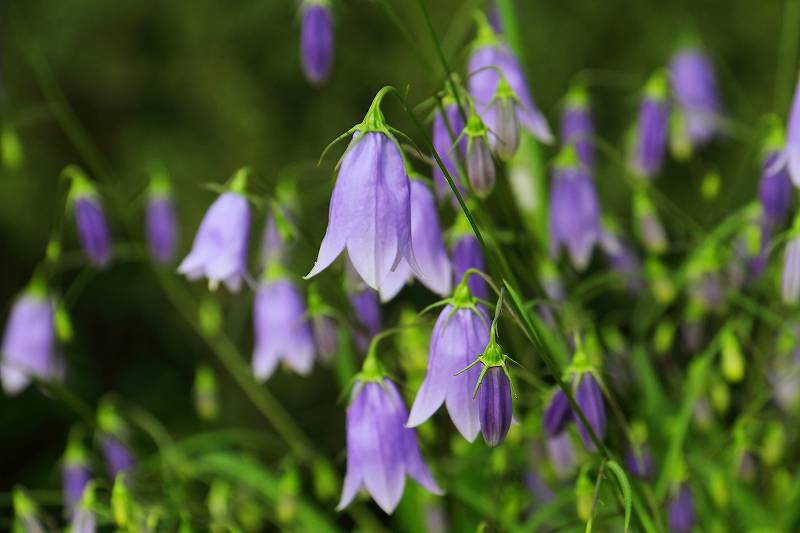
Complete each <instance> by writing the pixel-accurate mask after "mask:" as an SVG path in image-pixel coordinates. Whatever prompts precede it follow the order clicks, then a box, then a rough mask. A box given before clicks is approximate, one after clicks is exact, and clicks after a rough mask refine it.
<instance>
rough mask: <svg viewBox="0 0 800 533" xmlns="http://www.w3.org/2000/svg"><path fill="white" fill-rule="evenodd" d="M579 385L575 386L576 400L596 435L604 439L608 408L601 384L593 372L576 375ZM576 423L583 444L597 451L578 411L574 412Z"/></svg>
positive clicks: (590, 449)
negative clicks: (601, 390) (604, 401)
mask: <svg viewBox="0 0 800 533" xmlns="http://www.w3.org/2000/svg"><path fill="white" fill-rule="evenodd" d="M575 380H576V381H577V386H576V387H575V402H576V403H577V404H578V407H579V408H580V409H581V411H582V412H583V415H584V416H585V417H586V421H587V422H588V423H589V425H590V426H591V427H592V430H593V431H594V434H595V436H596V437H597V438H598V439H599V440H601V441H602V440H603V438H604V437H605V432H606V409H605V405H604V403H603V395H602V393H601V392H600V386H599V385H598V384H597V380H596V379H595V377H594V375H593V374H592V373H591V372H585V373H583V374H578V375H577V376H576V377H575ZM573 416H574V419H575V425H576V426H577V427H578V433H580V436H581V439H582V440H583V445H584V446H586V449H587V450H589V451H595V450H596V446H595V444H594V441H593V440H592V438H591V436H590V435H589V431H588V430H587V429H586V427H585V426H584V425H583V422H582V421H581V419H580V417H579V416H578V414H577V413H573Z"/></svg>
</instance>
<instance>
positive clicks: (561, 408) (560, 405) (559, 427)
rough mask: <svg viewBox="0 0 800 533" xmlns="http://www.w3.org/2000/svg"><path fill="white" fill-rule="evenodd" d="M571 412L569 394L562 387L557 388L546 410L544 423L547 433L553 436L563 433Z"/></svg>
mask: <svg viewBox="0 0 800 533" xmlns="http://www.w3.org/2000/svg"><path fill="white" fill-rule="evenodd" d="M571 412H572V409H571V408H570V406H569V400H568V399H567V395H566V394H564V391H563V390H561V389H558V390H556V392H555V394H553V396H552V397H551V398H550V403H548V404H547V408H546V409H545V410H544V417H543V418H542V425H543V426H544V431H545V433H547V434H548V435H549V436H551V437H553V436H555V435H558V434H559V433H561V432H562V431H563V430H564V426H566V425H567V422H569V420H570V416H569V415H570V413H571Z"/></svg>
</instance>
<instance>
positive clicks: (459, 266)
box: [452, 230, 489, 300]
mask: <svg viewBox="0 0 800 533" xmlns="http://www.w3.org/2000/svg"><path fill="white" fill-rule="evenodd" d="M452 254H453V281H454V283H460V282H461V279H462V278H463V277H464V273H465V272H466V271H467V270H469V269H470V268H474V269H475V270H479V271H481V272H484V271H485V270H486V267H485V265H484V263H483V252H482V251H481V245H480V243H479V242H478V238H477V237H475V234H473V233H472V232H471V230H469V233H467V232H464V233H462V234H461V235H460V236H459V237H457V239H456V241H455V244H454V245H453V251H452ZM467 283H468V286H469V292H470V293H472V295H473V296H475V297H476V298H479V299H481V300H485V299H487V298H488V297H489V288H488V287H487V286H486V280H484V279H483V278H482V277H480V276H477V275H476V276H470V278H469V281H468V282H467Z"/></svg>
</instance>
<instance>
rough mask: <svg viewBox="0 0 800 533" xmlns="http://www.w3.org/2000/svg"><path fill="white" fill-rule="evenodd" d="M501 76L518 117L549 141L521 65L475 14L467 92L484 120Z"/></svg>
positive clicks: (550, 139) (485, 22) (550, 138)
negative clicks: (516, 103)
mask: <svg viewBox="0 0 800 533" xmlns="http://www.w3.org/2000/svg"><path fill="white" fill-rule="evenodd" d="M502 79H505V80H506V81H507V83H508V85H509V86H510V88H511V90H512V91H513V93H514V94H515V95H516V98H517V99H518V100H519V104H520V105H519V106H516V108H515V111H516V113H515V114H516V115H517V117H518V121H519V122H520V124H522V126H523V127H524V128H525V129H527V130H528V131H530V132H531V133H532V134H533V135H534V136H535V137H536V138H537V139H539V140H540V141H541V142H543V143H546V144H550V143H552V142H553V134H552V132H551V131H550V126H549V125H548V124H547V119H546V118H545V117H544V115H542V113H541V111H539V109H538V108H537V107H536V104H535V103H534V101H533V97H532V96H531V92H530V89H529V88H528V83H527V81H526V80H525V74H524V73H523V71H522V65H520V63H519V60H518V59H517V58H516V57H515V56H514V54H513V53H512V52H511V50H509V48H508V47H507V46H506V45H505V44H504V43H502V42H501V41H500V38H499V37H498V36H497V35H496V34H495V32H494V30H493V29H492V27H491V26H490V25H489V23H488V21H487V20H486V18H485V17H484V16H480V17H479V18H478V36H477V38H476V40H475V42H474V43H473V49H472V53H471V55H470V58H469V84H468V85H469V92H470V94H471V95H472V98H473V99H474V100H475V104H476V105H477V107H478V113H479V114H480V115H481V117H483V118H484V119H485V120H486V122H487V124H488V123H490V121H489V120H488V119H486V113H487V112H488V110H489V107H490V104H491V103H492V100H493V98H494V97H495V94H497V90H498V86H499V85H500V83H501V80H502Z"/></svg>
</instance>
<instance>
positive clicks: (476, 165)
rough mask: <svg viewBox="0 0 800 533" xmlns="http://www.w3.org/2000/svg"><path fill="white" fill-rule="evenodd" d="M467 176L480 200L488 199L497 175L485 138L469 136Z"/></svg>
mask: <svg viewBox="0 0 800 533" xmlns="http://www.w3.org/2000/svg"><path fill="white" fill-rule="evenodd" d="M468 137H469V140H468V142H467V174H468V175H469V182H470V183H471V184H472V189H473V190H474V191H475V194H476V195H477V196H478V198H486V197H487V196H489V194H490V193H491V192H492V190H493V189H494V185H495V182H496V180H497V173H496V171H495V168H494V160H493V159H492V152H491V150H490V149H489V142H488V140H487V139H486V137H485V136H474V137H473V136H471V135H470V136H468Z"/></svg>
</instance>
